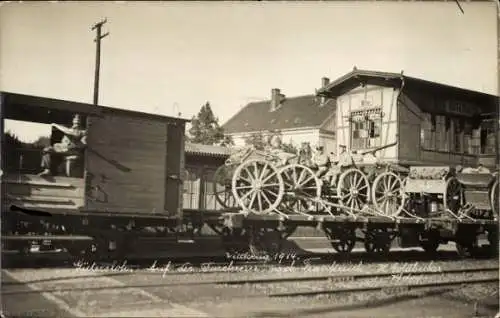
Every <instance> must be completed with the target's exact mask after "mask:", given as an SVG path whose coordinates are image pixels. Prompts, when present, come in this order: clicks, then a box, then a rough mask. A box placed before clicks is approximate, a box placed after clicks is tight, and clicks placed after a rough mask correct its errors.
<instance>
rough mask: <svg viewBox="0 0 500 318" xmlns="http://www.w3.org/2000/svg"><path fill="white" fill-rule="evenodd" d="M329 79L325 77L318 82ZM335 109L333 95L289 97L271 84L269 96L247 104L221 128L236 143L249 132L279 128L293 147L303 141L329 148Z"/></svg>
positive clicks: (332, 141)
mask: <svg viewBox="0 0 500 318" xmlns="http://www.w3.org/2000/svg"><path fill="white" fill-rule="evenodd" d="M329 82H330V81H329V79H328V78H326V77H324V78H322V81H321V84H322V85H321V86H322V87H324V86H327V85H328V84H329ZM335 109H336V105H335V99H332V98H327V97H319V96H317V95H316V94H311V95H304V96H293V97H288V96H285V95H284V94H282V92H281V90H280V89H278V88H274V89H272V90H271V96H270V99H269V100H264V101H259V102H252V103H249V104H247V105H246V106H245V107H243V108H242V109H241V110H240V111H239V112H238V113H237V114H235V115H234V116H233V117H232V118H230V119H229V120H228V121H227V122H226V123H225V124H224V125H223V128H224V132H225V134H226V135H229V136H231V137H232V138H233V141H234V143H235V146H237V147H238V146H243V145H245V140H246V138H248V137H249V136H251V135H252V134H255V133H262V134H264V135H265V136H269V135H271V134H273V133H275V132H279V133H280V135H281V137H282V140H283V142H285V143H291V144H293V145H294V146H296V147H298V146H300V144H301V143H303V142H309V143H310V145H311V146H315V145H317V144H320V145H322V146H323V147H324V148H325V151H327V152H330V151H334V149H335V148H336V141H335V129H336V128H335Z"/></svg>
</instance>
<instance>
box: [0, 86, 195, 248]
mask: <svg viewBox="0 0 500 318" xmlns="http://www.w3.org/2000/svg"><path fill="white" fill-rule="evenodd" d="M0 97H1V121H0V122H1V128H2V132H3V133H2V136H1V140H0V142H1V143H0V144H1V148H2V151H1V152H2V157H1V169H2V179H1V180H2V182H1V187H2V189H1V190H2V191H1V203H2V244H4V250H5V249H15V250H21V251H26V249H28V248H29V247H30V246H31V242H32V241H34V240H35V241H37V240H38V241H40V240H43V241H44V242H50V244H51V247H52V248H56V247H57V246H59V245H60V246H63V247H64V248H66V249H68V250H69V251H70V252H72V253H74V254H79V253H80V252H89V251H94V252H96V251H97V252H100V253H103V254H116V253H118V254H120V253H121V254H123V253H126V252H127V251H128V250H130V249H131V248H132V247H131V246H130V244H134V242H135V240H134V237H136V236H138V235H146V236H147V235H150V236H162V237H165V236H168V235H169V234H172V233H176V232H178V231H179V229H180V228H181V226H182V224H183V215H182V211H183V210H182V179H183V177H182V176H183V171H184V131H185V123H186V120H184V119H180V118H173V117H166V116H160V115H152V114H146V113H141V112H134V111H128V110H123V109H116V108H111V107H104V106H97V105H90V104H84V103H77V102H71V101H65V100H57V99H51V98H44V97H37V96H29V95H22V94H16V93H9V92H2V93H1V95H0ZM9 124H10V125H15V126H16V127H26V129H28V130H29V131H31V130H35V129H39V131H40V132H42V133H43V132H45V133H46V134H47V138H46V140H45V144H44V143H42V142H40V140H38V143H37V142H35V143H33V142H31V143H30V142H26V141H25V140H18V139H17V138H16V137H15V136H12V134H9V132H8V131H7V129H8V126H9ZM121 254H120V255H121Z"/></svg>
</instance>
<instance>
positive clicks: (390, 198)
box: [372, 172, 405, 216]
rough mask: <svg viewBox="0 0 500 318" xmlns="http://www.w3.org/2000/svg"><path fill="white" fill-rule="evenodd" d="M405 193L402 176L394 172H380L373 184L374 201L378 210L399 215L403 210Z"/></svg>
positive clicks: (389, 214)
mask: <svg viewBox="0 0 500 318" xmlns="http://www.w3.org/2000/svg"><path fill="white" fill-rule="evenodd" d="M404 201H405V195H404V186H403V181H402V180H401V178H400V177H399V176H398V175H397V174H395V173H394V172H383V173H381V174H379V175H378V176H377V177H376V178H375V180H374V181H373V185H372V202H373V204H374V206H375V208H376V209H377V210H378V212H380V213H383V214H384V215H387V216H397V215H399V213H401V211H402V210H403V206H404V203H405V202H404Z"/></svg>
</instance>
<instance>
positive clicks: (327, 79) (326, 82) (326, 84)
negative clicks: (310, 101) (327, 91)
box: [321, 77, 330, 105]
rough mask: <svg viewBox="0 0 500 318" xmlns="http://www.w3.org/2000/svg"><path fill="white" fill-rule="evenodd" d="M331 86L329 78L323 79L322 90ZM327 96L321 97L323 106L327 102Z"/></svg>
mask: <svg viewBox="0 0 500 318" xmlns="http://www.w3.org/2000/svg"><path fill="white" fill-rule="evenodd" d="M328 84H330V79H329V78H328V77H323V78H321V88H324V87H326V86H328ZM327 100H328V99H327V97H326V96H321V105H324V104H325V103H326V102H327Z"/></svg>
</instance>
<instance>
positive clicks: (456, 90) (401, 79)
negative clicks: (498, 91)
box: [317, 68, 498, 104]
mask: <svg viewBox="0 0 500 318" xmlns="http://www.w3.org/2000/svg"><path fill="white" fill-rule="evenodd" d="M361 83H365V84H373V85H380V86H393V87H401V86H403V85H404V86H403V90H406V91H412V92H420V93H421V92H433V93H439V95H445V96H450V97H453V98H459V99H461V100H464V101H471V102H477V103H480V104H491V103H495V104H497V103H498V96H495V95H491V94H487V93H482V92H478V91H473V90H469V89H465V88H460V87H455V86H450V85H446V84H441V83H437V82H431V81H427V80H423V79H420V78H416V77H411V76H406V75H404V73H403V72H401V73H390V72H380V71H370V70H361V69H356V68H354V69H353V70H352V71H351V72H349V73H347V74H345V75H343V76H341V77H339V78H338V79H336V80H334V81H332V82H331V83H330V84H328V85H326V86H325V87H322V88H321V89H319V90H318V92H317V93H318V95H324V96H329V97H331V98H335V97H338V96H339V95H342V94H344V93H346V92H347V91H349V90H351V89H353V88H355V87H357V86H359V85H360V84H361Z"/></svg>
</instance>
